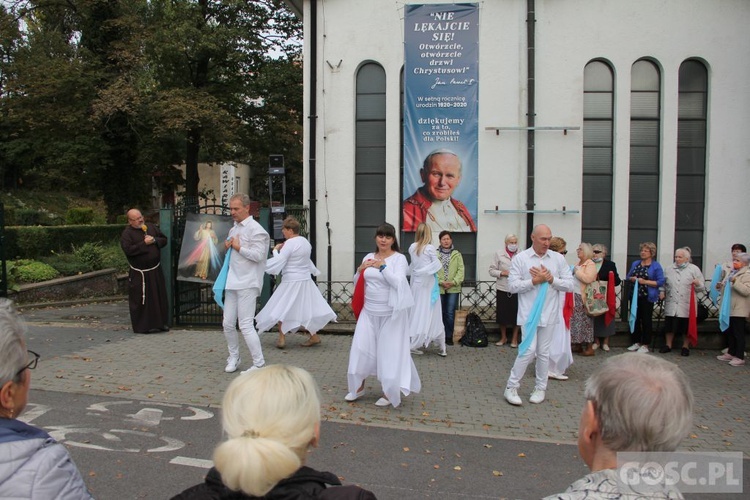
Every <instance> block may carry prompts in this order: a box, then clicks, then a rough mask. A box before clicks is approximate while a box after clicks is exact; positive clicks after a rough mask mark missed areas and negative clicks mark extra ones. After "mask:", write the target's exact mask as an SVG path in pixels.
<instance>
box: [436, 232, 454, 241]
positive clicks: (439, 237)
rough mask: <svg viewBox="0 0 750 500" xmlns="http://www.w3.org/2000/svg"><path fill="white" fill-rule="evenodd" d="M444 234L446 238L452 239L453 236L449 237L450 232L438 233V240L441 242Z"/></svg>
mask: <svg viewBox="0 0 750 500" xmlns="http://www.w3.org/2000/svg"><path fill="white" fill-rule="evenodd" d="M446 234H447V235H448V236H450V237H451V239H453V236H452V235H451V232H450V231H440V234H438V240H442V239H443V236H445V235H446Z"/></svg>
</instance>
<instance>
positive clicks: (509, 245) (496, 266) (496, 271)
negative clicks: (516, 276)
mask: <svg viewBox="0 0 750 500" xmlns="http://www.w3.org/2000/svg"><path fill="white" fill-rule="evenodd" d="M517 253H518V237H517V236H516V235H515V234H508V235H506V236H505V246H504V247H503V248H502V249H500V250H498V251H497V252H495V255H494V257H493V258H492V263H491V264H490V276H492V277H493V278H496V281H495V288H496V289H497V324H498V325H499V326H500V341H499V342H497V343H496V344H495V345H498V346H503V345H505V344H507V343H508V334H507V327H508V325H512V326H513V333H512V337H511V339H510V346H511V347H518V330H519V328H518V325H517V324H516V323H517V322H518V319H517V318H518V295H517V294H515V293H510V292H509V291H508V274H509V273H510V260H511V259H512V258H513V257H515V255H516V254H517Z"/></svg>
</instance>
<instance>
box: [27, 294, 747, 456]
mask: <svg viewBox="0 0 750 500" xmlns="http://www.w3.org/2000/svg"><path fill="white" fill-rule="evenodd" d="M23 316H24V318H25V319H26V321H27V322H28V323H29V326H30V332H29V345H30V346H32V348H34V349H35V350H37V349H38V352H40V354H41V355H42V359H43V362H42V363H40V364H39V367H38V368H37V370H36V371H35V373H34V386H33V387H34V389H40V390H50V391H61V392H68V393H78V394H88V395H111V396H125V395H126V396H127V397H128V398H134V399H141V400H153V401H161V402H169V403H180V404H188V403H190V404H197V405H202V406H218V405H219V404H220V402H221V398H222V395H223V392H224V389H225V387H226V386H227V384H228V383H229V381H231V380H232V379H233V378H234V377H236V376H238V374H239V372H236V373H234V374H226V373H224V364H225V361H226V357H227V352H226V342H225V340H224V336H223V334H222V332H221V331H220V330H218V329H216V330H209V331H207V330H179V329H177V330H175V329H173V330H172V331H170V332H168V333H163V334H153V335H136V334H133V333H132V332H131V330H130V319H129V316H128V309H127V303H126V302H124V301H121V302H111V303H96V304H88V305H81V306H71V307H48V308H38V309H26V310H23ZM35 326H54V327H56V328H55V329H43V330H41V331H43V332H44V333H39V334H37V333H35V329H34V327H35ZM51 331H55V332H59V333H58V334H54V335H53V334H50V333H49V332H51ZM321 338H322V341H323V342H322V344H321V345H320V346H316V347H312V348H302V347H299V346H298V344H300V343H302V342H303V341H304V340H305V337H304V336H302V335H298V336H290V337H288V341H287V348H286V349H285V350H279V349H276V348H275V347H274V344H275V341H276V334H275V333H269V334H265V335H262V336H261V343H262V345H263V352H264V355H265V357H266V363H268V364H273V363H288V364H293V365H297V366H301V367H303V368H305V369H307V370H309V371H310V372H311V373H312V374H313V375H314V376H315V378H316V380H317V381H318V384H319V386H320V388H321V394H322V398H323V404H322V411H323V418H324V419H325V420H328V421H331V422H342V423H355V424H363V425H367V426H377V427H385V428H395V429H403V430H418V431H426V432H433V433H444V434H455V435H464V436H478V437H496V438H497V437H499V438H512V439H520V440H532V441H541V442H552V443H565V444H573V443H575V441H576V433H577V429H578V420H579V416H580V411H581V405H582V401H583V382H584V381H585V379H586V377H587V376H588V375H589V374H590V373H591V371H592V370H593V368H594V367H596V366H597V365H598V363H600V362H601V361H602V358H604V357H606V356H612V355H615V354H620V353H623V352H625V349H623V348H617V347H615V348H613V349H612V351H611V352H610V353H607V354H605V353H603V352H601V351H597V354H596V356H593V357H590V358H586V357H580V356H576V357H575V364H574V365H573V366H572V367H571V368H570V369H569V370H568V375H569V376H570V380H568V381H565V382H560V381H555V380H550V383H549V386H548V391H547V398H548V399H547V401H545V402H544V403H543V404H540V405H531V404H528V402H527V399H528V394H529V393H530V392H531V390H532V389H533V387H532V384H533V369H531V370H529V371H528V372H527V374H526V377H525V378H524V380H523V383H522V387H521V389H520V391H519V393H520V394H521V396H522V398H523V399H524V405H523V406H521V407H514V406H511V405H509V404H507V403H506V402H505V401H504V400H503V397H502V392H503V389H504V388H505V382H506V380H507V377H508V374H509V372H510V368H511V366H512V364H513V361H514V359H515V356H516V350H515V349H511V348H509V347H495V346H494V345H491V346H489V347H488V348H484V349H472V348H467V347H460V346H453V347H450V346H449V348H448V357H446V358H441V357H439V356H437V354H436V353H435V352H434V351H433V352H428V353H425V354H424V355H423V356H415V357H414V362H415V364H416V365H417V370H418V372H419V375H420V378H421V380H422V392H421V393H420V394H413V395H411V396H409V397H406V398H404V399H403V400H402V405H401V406H400V407H399V408H395V409H394V408H389V409H382V408H378V407H376V406H375V405H374V404H373V403H374V402H375V401H376V400H377V398H378V397H379V396H380V394H379V387H378V385H377V382H376V380H375V379H370V380H368V384H367V391H368V394H367V395H366V396H365V397H364V398H362V399H361V400H359V401H357V402H355V403H347V402H345V401H344V400H343V397H344V395H345V394H346V392H347V387H346V367H347V363H348V355H349V347H350V345H351V337H350V336H348V335H322V336H321ZM241 354H242V357H243V362H242V364H241V368H240V369H246V368H248V367H249V366H250V364H249V360H250V356H249V353H248V351H247V348H246V347H245V346H244V345H243V347H242V349H241ZM716 354H717V352H716V351H712V350H698V349H694V350H693V352H692V354H691V356H689V357H681V356H680V355H679V352H677V353H675V352H673V353H670V354H653V355H654V356H664V357H665V358H666V359H669V360H670V361H673V362H675V363H677V364H678V365H679V366H680V367H682V369H683V370H684V371H685V372H686V373H687V374H688V376H689V378H690V381H691V384H692V387H693V392H694V394H695V397H696V411H695V419H694V427H693V430H692V432H691V434H690V436H689V437H687V438H686V439H685V441H684V442H683V444H682V449H685V450H702V451H742V452H744V453H745V456H746V457H748V456H750V455H749V453H750V425H748V415H750V397H749V395H748V386H749V385H750V384H749V383H750V369H749V368H748V367H747V366H746V367H731V366H729V365H728V364H725V363H721V362H719V361H717V360H716V359H715V356H716Z"/></svg>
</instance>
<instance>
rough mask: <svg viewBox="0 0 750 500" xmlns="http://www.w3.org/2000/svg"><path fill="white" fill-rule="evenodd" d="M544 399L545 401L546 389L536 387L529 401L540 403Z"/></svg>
mask: <svg viewBox="0 0 750 500" xmlns="http://www.w3.org/2000/svg"><path fill="white" fill-rule="evenodd" d="M542 401H544V391H543V390H541V389H534V392H532V393H531V397H530V398H529V403H534V404H535V405H538V404H539V403H541V402H542Z"/></svg>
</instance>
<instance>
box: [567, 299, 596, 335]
mask: <svg viewBox="0 0 750 500" xmlns="http://www.w3.org/2000/svg"><path fill="white" fill-rule="evenodd" d="M573 300H574V301H575V307H573V316H572V317H571V318H570V341H571V343H573V344H588V343H591V342H593V341H594V318H592V317H591V316H588V315H587V314H586V310H585V309H584V308H583V299H582V298H581V296H580V295H579V294H577V293H574V294H573Z"/></svg>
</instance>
